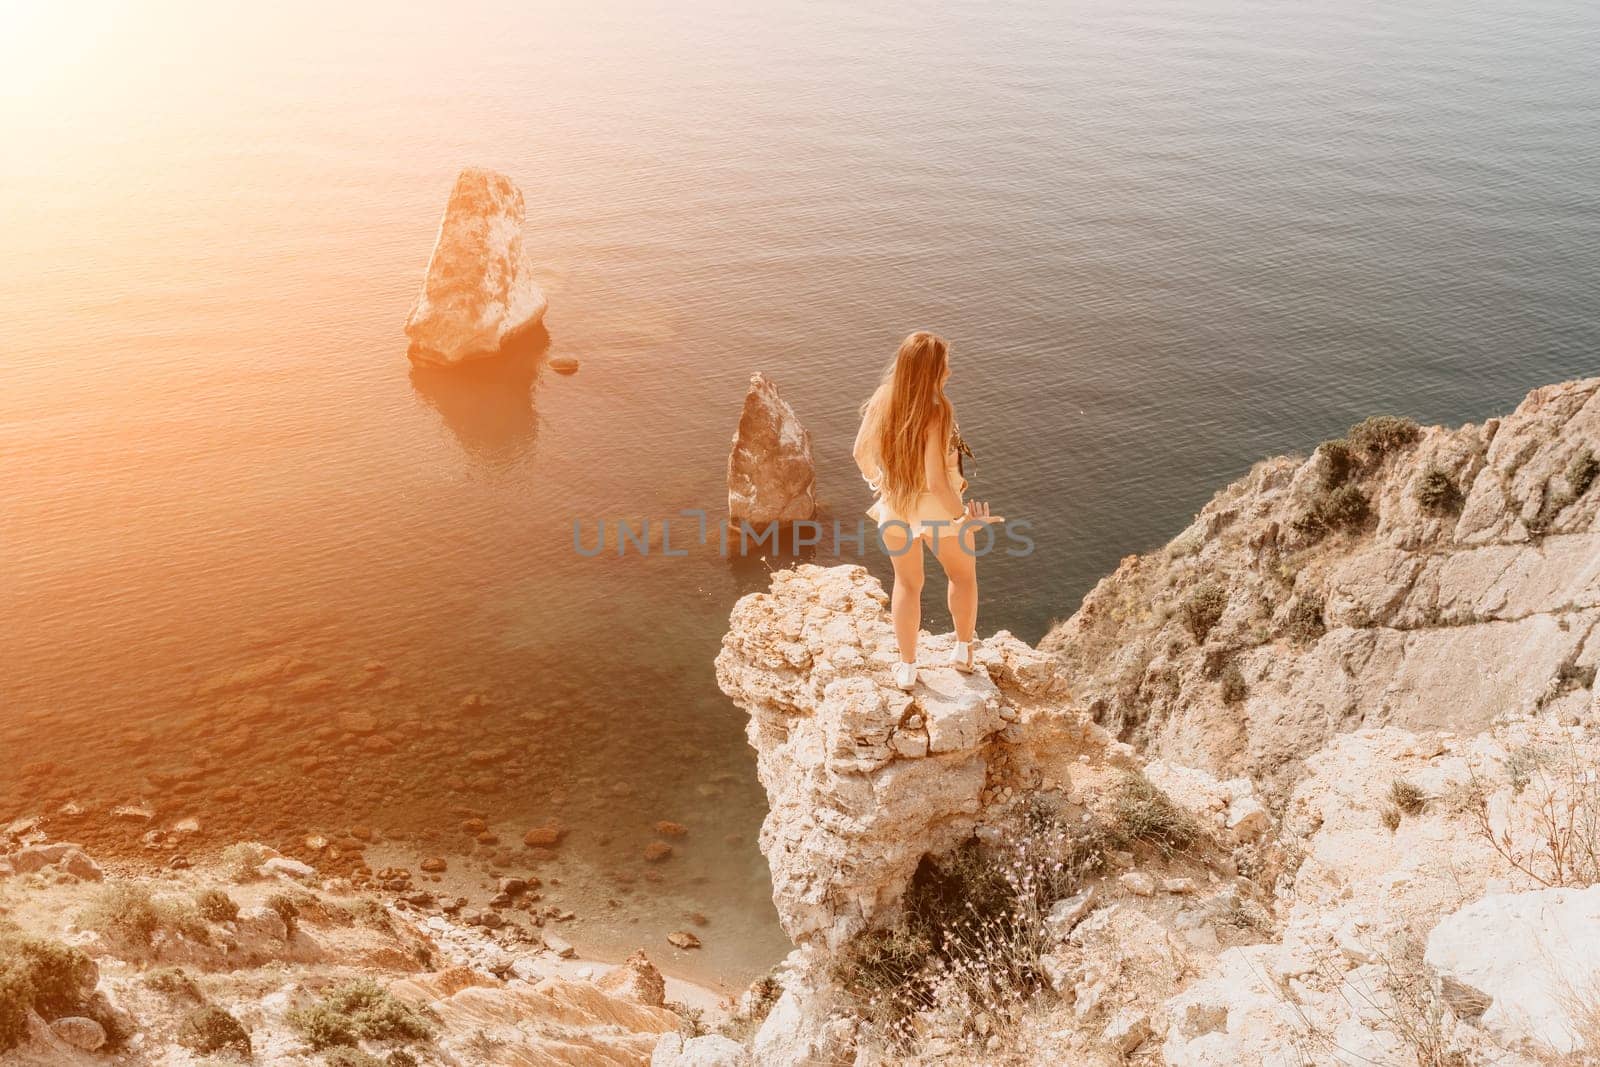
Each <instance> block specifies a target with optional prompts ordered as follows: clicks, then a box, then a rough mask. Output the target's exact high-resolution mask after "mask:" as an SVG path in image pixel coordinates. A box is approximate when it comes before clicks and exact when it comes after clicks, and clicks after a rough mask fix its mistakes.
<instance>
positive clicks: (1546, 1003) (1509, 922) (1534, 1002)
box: [1426, 885, 1600, 1055]
mask: <svg viewBox="0 0 1600 1067" xmlns="http://www.w3.org/2000/svg"><path fill="white" fill-rule="evenodd" d="M1426 959H1427V962H1428V965H1429V966H1430V967H1432V968H1434V969H1435V970H1436V971H1437V972H1438V973H1439V975H1440V976H1441V977H1442V978H1446V979H1449V980H1450V981H1452V982H1454V983H1456V987H1457V988H1458V989H1459V988H1463V987H1464V988H1465V989H1468V990H1475V991H1477V992H1479V993H1482V994H1483V995H1484V997H1485V998H1486V999H1487V1001H1488V1005H1489V1006H1488V1008H1487V1009H1485V1010H1484V1012H1483V1016H1482V1019H1483V1022H1482V1025H1483V1026H1484V1028H1485V1029H1487V1030H1488V1031H1489V1032H1490V1033H1492V1034H1494V1035H1495V1037H1496V1038H1497V1039H1499V1041H1500V1043H1501V1044H1503V1045H1505V1046H1507V1047H1509V1048H1517V1049H1522V1050H1524V1051H1526V1052H1529V1053H1540V1052H1554V1053H1557V1054H1560V1055H1568V1054H1571V1053H1574V1052H1577V1051H1578V1050H1580V1049H1582V1048H1583V1047H1584V1037H1585V1036H1588V1037H1589V1038H1591V1039H1592V1038H1594V1037H1597V1036H1600V1034H1596V1033H1595V1032H1594V1027H1595V1025H1596V1022H1597V1018H1596V1014H1597V1012H1600V885H1595V886H1590V887H1588V888H1587V889H1573V888H1566V889H1540V890H1534V891H1530V892H1526V893H1491V894H1489V895H1488V896H1486V897H1484V898H1483V899H1481V900H1477V901H1474V902H1473V903H1471V904H1468V905H1466V906H1465V907H1463V908H1461V909H1460V910H1459V911H1456V912H1453V913H1451V914H1450V915H1447V916H1445V918H1444V919H1443V920H1441V921H1440V923H1439V925H1437V926H1435V927H1434V928H1433V932H1432V933H1430V934H1429V935H1428V951H1427V956H1426ZM1585 1028H1587V1029H1588V1031H1589V1032H1588V1034H1587V1035H1585V1034H1584V1030H1585ZM1590 1051H1592V1052H1593V1051H1600V1050H1590Z"/></svg>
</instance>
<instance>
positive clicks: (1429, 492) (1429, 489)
mask: <svg viewBox="0 0 1600 1067" xmlns="http://www.w3.org/2000/svg"><path fill="white" fill-rule="evenodd" d="M1461 500H1462V498H1461V490H1460V489H1458V488H1457V487H1456V483H1455V480H1454V479H1452V478H1451V477H1450V474H1449V472H1448V471H1446V470H1444V469H1443V468H1440V467H1429V468H1428V470H1427V473H1425V474H1424V475H1423V476H1422V481H1420V482H1418V483H1417V503H1418V504H1421V505H1422V509H1423V510H1424V511H1427V512H1430V513H1432V514H1434V515H1453V514H1455V513H1456V512H1458V511H1460V510H1461Z"/></svg>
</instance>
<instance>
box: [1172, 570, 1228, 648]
mask: <svg viewBox="0 0 1600 1067" xmlns="http://www.w3.org/2000/svg"><path fill="white" fill-rule="evenodd" d="M1227 606H1228V598H1227V596H1226V594H1224V593H1223V591H1222V590H1221V589H1220V588H1218V587H1217V586H1216V585H1214V584H1212V583H1211V582H1206V583H1204V584H1202V585H1199V586H1196V587H1195V588H1194V589H1193V590H1192V591H1191V592H1190V593H1189V595H1188V596H1186V597H1184V599H1183V601H1182V603H1180V604H1179V605H1178V612H1179V614H1180V615H1181V617H1182V619H1183V625H1184V626H1185V627H1187V628H1188V630H1189V633H1190V634H1192V635H1193V636H1194V639H1195V641H1196V642H1198V643H1201V644H1203V643H1204V642H1205V639H1206V635H1207V634H1209V633H1210V632H1211V630H1212V628H1213V627H1215V626H1216V625H1217V623H1218V622H1220V621H1221V620H1222V613H1223V611H1224V610H1226V609H1227Z"/></svg>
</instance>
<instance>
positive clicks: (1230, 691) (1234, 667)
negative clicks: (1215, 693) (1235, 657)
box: [1222, 660, 1249, 704]
mask: <svg viewBox="0 0 1600 1067" xmlns="http://www.w3.org/2000/svg"><path fill="white" fill-rule="evenodd" d="M1248 695H1249V687H1248V686H1246V685H1245V681H1244V672H1243V671H1241V670H1240V669H1239V665H1238V664H1237V663H1234V662H1233V661H1231V660H1230V661H1229V662H1228V665H1227V666H1226V667H1224V668H1222V702H1223V703H1224V704H1237V703H1239V702H1240V701H1242V700H1243V699H1244V698H1245V697H1246V696H1248Z"/></svg>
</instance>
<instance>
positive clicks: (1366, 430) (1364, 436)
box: [1345, 415, 1422, 459]
mask: <svg viewBox="0 0 1600 1067" xmlns="http://www.w3.org/2000/svg"><path fill="white" fill-rule="evenodd" d="M1421 436H1422V427H1420V426H1418V425H1417V424H1416V422H1415V421H1414V420H1412V419H1403V418H1399V417H1397V416H1394V415H1373V416H1371V417H1370V418H1366V419H1362V420H1361V421H1360V422H1358V423H1356V424H1355V425H1354V426H1352V427H1350V432H1349V433H1348V434H1346V435H1345V438H1346V440H1348V441H1349V442H1350V447H1351V449H1352V450H1354V451H1356V452H1359V453H1361V454H1363V455H1365V456H1367V457H1368V458H1371V459H1378V458H1381V457H1383V456H1385V455H1387V454H1388V453H1390V452H1393V451H1395V450H1396V449H1400V448H1404V447H1405V446H1407V445H1411V444H1415V443H1416V442H1417V440H1418V439H1419V438H1420V437H1421Z"/></svg>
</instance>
